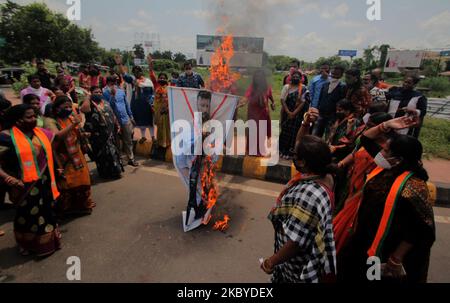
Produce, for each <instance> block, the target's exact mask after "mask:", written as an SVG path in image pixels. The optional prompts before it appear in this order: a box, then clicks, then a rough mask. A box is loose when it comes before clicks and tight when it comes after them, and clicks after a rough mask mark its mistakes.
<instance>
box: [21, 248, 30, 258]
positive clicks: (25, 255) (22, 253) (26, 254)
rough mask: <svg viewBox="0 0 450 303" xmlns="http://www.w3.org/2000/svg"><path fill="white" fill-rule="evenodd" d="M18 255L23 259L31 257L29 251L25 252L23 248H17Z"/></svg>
mask: <svg viewBox="0 0 450 303" xmlns="http://www.w3.org/2000/svg"><path fill="white" fill-rule="evenodd" d="M19 253H20V255H21V256H23V257H27V256H29V255H31V252H30V251H29V250H26V249H25V248H22V247H19Z"/></svg>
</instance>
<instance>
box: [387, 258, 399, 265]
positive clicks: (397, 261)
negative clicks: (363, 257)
mask: <svg viewBox="0 0 450 303" xmlns="http://www.w3.org/2000/svg"><path fill="white" fill-rule="evenodd" d="M388 262H389V263H391V264H392V265H394V266H401V265H402V262H401V261H400V260H397V259H396V258H394V257H392V256H391V257H390V258H389V260H388Z"/></svg>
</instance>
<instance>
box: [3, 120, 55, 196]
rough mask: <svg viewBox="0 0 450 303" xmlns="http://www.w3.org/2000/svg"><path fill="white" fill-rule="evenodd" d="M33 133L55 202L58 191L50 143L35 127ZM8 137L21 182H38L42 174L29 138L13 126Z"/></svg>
mask: <svg viewBox="0 0 450 303" xmlns="http://www.w3.org/2000/svg"><path fill="white" fill-rule="evenodd" d="M33 132H34V134H35V136H36V137H37V139H38V140H39V142H40V143H41V145H42V149H43V150H44V152H45V156H46V157H47V163H48V168H49V172H50V178H51V188H52V194H53V199H55V200H56V199H57V198H58V197H59V191H58V188H57V186H56V178H55V170H54V164H53V151H52V145H51V142H50V140H49V139H48V138H47V136H46V135H45V133H44V132H43V131H42V130H41V129H39V128H37V127H36V128H34V129H33ZM10 135H11V139H12V141H13V144H14V147H15V149H16V153H17V158H18V159H19V164H20V168H21V171H22V181H23V182H24V183H31V182H36V181H38V180H39V179H40V178H41V177H42V172H41V170H40V168H39V164H38V161H37V155H36V150H35V148H34V145H33V143H32V142H31V140H30V138H28V137H27V136H26V135H25V134H24V133H22V132H21V131H20V129H18V128H17V127H15V126H14V127H13V128H12V129H11V130H10Z"/></svg>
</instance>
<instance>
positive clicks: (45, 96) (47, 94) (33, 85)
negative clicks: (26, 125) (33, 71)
mask: <svg viewBox="0 0 450 303" xmlns="http://www.w3.org/2000/svg"><path fill="white" fill-rule="evenodd" d="M28 83H29V84H30V86H28V87H27V88H25V89H23V90H22V91H21V92H20V98H21V99H22V101H23V97H24V96H26V95H29V94H33V95H36V96H38V97H39V99H40V101H41V112H42V114H44V113H45V107H46V106H47V104H49V103H51V100H52V99H53V98H54V97H55V95H54V94H53V92H52V91H50V90H48V89H46V88H44V87H42V86H41V80H40V79H39V76H38V75H31V76H29V77H28Z"/></svg>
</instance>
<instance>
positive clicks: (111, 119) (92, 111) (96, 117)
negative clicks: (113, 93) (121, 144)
mask: <svg viewBox="0 0 450 303" xmlns="http://www.w3.org/2000/svg"><path fill="white" fill-rule="evenodd" d="M81 112H83V113H84V114H85V117H86V123H85V125H84V130H85V131H86V132H88V133H90V134H91V135H90V137H89V142H90V145H91V148H92V153H93V157H94V159H93V160H94V161H95V163H96V165H97V172H98V174H99V176H100V177H101V178H103V179H118V178H120V177H121V176H122V172H123V171H124V170H123V166H122V159H121V156H120V150H119V148H118V144H117V140H116V138H117V137H116V135H117V134H118V132H119V130H120V126H119V123H118V122H117V119H116V117H115V115H114V112H113V110H112V108H111V107H110V106H109V104H108V103H107V102H105V101H104V100H103V93H102V90H101V88H100V87H98V86H93V87H91V90H90V92H89V94H87V98H86V100H85V101H84V103H83V105H82V106H81Z"/></svg>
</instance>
